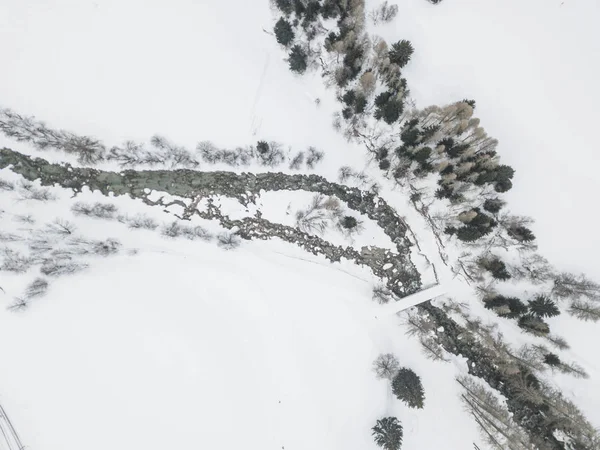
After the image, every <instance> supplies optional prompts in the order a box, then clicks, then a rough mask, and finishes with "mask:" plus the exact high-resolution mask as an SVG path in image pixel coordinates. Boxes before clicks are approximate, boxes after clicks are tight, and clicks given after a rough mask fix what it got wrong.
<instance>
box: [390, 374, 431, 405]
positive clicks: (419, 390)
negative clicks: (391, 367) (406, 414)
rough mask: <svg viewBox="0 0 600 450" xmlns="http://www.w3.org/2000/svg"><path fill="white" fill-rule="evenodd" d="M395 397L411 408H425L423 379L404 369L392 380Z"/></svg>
mask: <svg viewBox="0 0 600 450" xmlns="http://www.w3.org/2000/svg"><path fill="white" fill-rule="evenodd" d="M392 391H393V392H394V395H395V396H396V397H397V398H398V399H400V400H403V401H404V402H405V403H406V404H407V405H408V406H410V407H411V408H419V409H421V408H423V402H424V401H425V392H424V391H423V385H422V384H421V379H420V378H419V376H418V375H417V374H416V373H414V372H413V371H412V370H411V369H407V368H402V369H400V370H399V371H398V373H397V374H396V376H395V377H394V379H393V380H392Z"/></svg>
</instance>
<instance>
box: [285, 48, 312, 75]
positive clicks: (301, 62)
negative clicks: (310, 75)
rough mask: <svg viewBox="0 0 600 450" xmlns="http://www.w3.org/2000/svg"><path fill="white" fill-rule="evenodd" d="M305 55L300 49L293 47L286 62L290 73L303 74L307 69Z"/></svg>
mask: <svg viewBox="0 0 600 450" xmlns="http://www.w3.org/2000/svg"><path fill="white" fill-rule="evenodd" d="M306 60H307V55H306V52H305V51H304V49H303V48H302V47H300V46H299V45H294V46H293V47H292V51H291V52H290V55H289V58H288V62H289V64H290V70H291V71H292V72H297V73H304V72H306V68H307V67H308V63H307V61H306Z"/></svg>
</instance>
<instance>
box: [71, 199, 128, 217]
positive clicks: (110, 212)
mask: <svg viewBox="0 0 600 450" xmlns="http://www.w3.org/2000/svg"><path fill="white" fill-rule="evenodd" d="M71 211H73V213H74V214H77V215H83V216H89V217H97V218H99V219H113V218H114V217H115V215H116V214H117V207H116V206H115V205H113V204H112V203H99V202H97V203H94V204H90V203H83V202H77V203H75V204H74V205H73V206H72V207H71Z"/></svg>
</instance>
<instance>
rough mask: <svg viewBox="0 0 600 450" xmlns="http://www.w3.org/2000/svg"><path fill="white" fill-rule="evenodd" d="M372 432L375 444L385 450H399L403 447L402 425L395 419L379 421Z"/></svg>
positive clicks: (386, 418)
mask: <svg viewBox="0 0 600 450" xmlns="http://www.w3.org/2000/svg"><path fill="white" fill-rule="evenodd" d="M372 430H373V433H372V434H373V438H374V439H375V443H376V444H377V445H378V446H380V447H381V448H383V449H384V450H399V449H400V447H402V437H403V430H402V425H401V424H400V422H399V421H398V419H396V418H395V417H384V418H383V419H379V420H378V421H377V423H376V424H375V426H374V427H373V428H372Z"/></svg>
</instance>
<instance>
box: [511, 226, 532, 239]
mask: <svg viewBox="0 0 600 450" xmlns="http://www.w3.org/2000/svg"><path fill="white" fill-rule="evenodd" d="M506 231H508V234H509V235H510V237H512V238H514V239H516V240H517V241H519V242H531V241H534V240H535V234H533V232H532V231H531V230H530V229H529V228H527V227H524V226H522V225H519V226H515V227H510V228H508V229H507V230H506Z"/></svg>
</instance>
